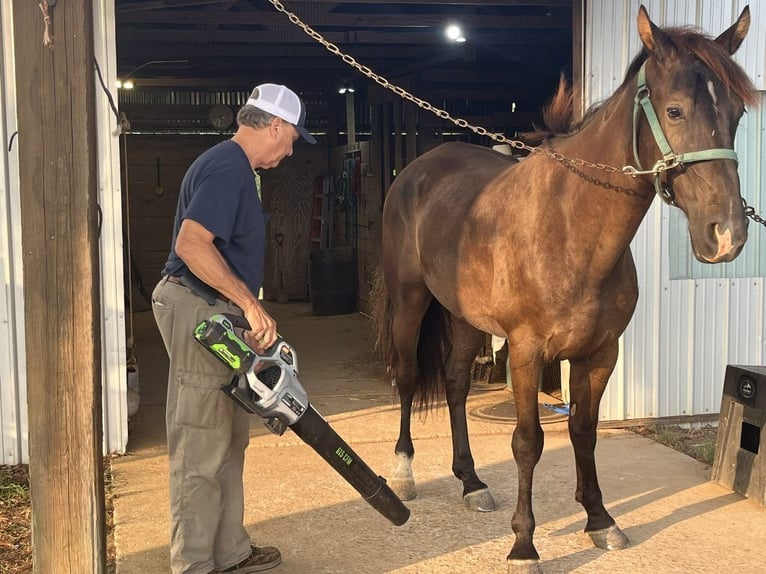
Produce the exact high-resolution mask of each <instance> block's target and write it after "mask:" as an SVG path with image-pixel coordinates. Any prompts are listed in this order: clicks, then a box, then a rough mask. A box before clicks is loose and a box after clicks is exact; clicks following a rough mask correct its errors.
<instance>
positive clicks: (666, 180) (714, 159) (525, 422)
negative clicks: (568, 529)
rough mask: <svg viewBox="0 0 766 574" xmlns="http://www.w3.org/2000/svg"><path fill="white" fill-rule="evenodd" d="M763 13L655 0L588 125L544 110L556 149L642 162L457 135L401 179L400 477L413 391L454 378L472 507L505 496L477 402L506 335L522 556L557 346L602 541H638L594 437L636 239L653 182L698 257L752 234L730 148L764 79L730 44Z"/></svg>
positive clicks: (383, 335)
mask: <svg viewBox="0 0 766 574" xmlns="http://www.w3.org/2000/svg"><path fill="white" fill-rule="evenodd" d="M749 24H750V13H749V10H748V9H747V8H746V9H745V10H744V11H743V12H742V14H741V15H740V17H739V19H738V20H737V21H736V23H735V24H734V25H733V26H732V27H731V28H729V29H728V30H726V31H725V32H724V33H723V34H721V35H720V36H719V37H718V38H716V39H715V40H713V39H711V38H708V37H707V36H704V35H702V34H700V33H697V32H695V31H692V30H689V29H659V28H658V27H656V26H655V25H654V24H653V23H652V22H651V21H650V19H649V17H648V15H647V13H646V10H645V9H644V8H643V6H642V7H641V8H640V10H639V14H638V32H639V35H640V38H641V41H642V43H643V50H642V52H641V53H640V54H639V55H638V56H637V57H636V58H635V60H634V61H633V63H632V64H631V66H630V68H629V69H628V71H627V74H626V78H625V81H624V82H623V84H622V85H621V87H620V88H619V89H618V90H617V91H616V92H615V93H614V94H613V95H612V96H611V97H610V98H609V99H608V100H607V101H605V102H604V103H603V104H602V105H601V106H599V107H598V108H597V109H595V110H594V111H592V112H590V113H589V114H587V115H586V118H585V120H584V121H582V122H581V123H580V124H579V125H577V126H571V125H570V122H569V120H570V119H571V117H572V112H571V105H566V101H567V96H566V94H565V93H563V92H561V91H560V93H559V95H558V97H557V98H555V100H554V102H553V104H552V106H551V107H550V108H549V111H548V114H547V119H548V120H550V122H549V125H558V126H561V125H564V124H567V125H566V127H567V128H568V130H567V131H568V133H565V134H561V135H556V136H554V135H553V134H551V135H550V137H548V138H547V139H546V141H545V143H544V144H543V149H545V150H548V151H549V152H551V150H555V152H557V153H558V154H561V156H563V158H580V159H583V160H586V161H588V162H594V163H595V162H598V163H601V164H606V165H610V166H618V167H620V166H633V167H634V168H635V170H634V171H633V172H632V173H634V175H633V177H631V176H630V175H626V173H624V172H622V171H620V170H616V171H607V170H597V169H593V168H592V167H589V166H587V165H583V164H582V162H576V161H575V162H573V161H570V160H568V159H562V157H561V156H556V157H551V155H550V153H548V154H545V153H534V154H531V155H530V156H529V157H527V158H526V159H524V160H523V161H522V162H521V163H518V164H514V163H512V162H510V161H509V160H508V158H507V157H506V156H502V155H500V154H498V153H495V152H493V151H491V150H489V149H487V148H482V147H479V146H472V145H467V144H460V143H449V144H444V145H442V146H440V147H438V148H436V149H434V150H432V151H430V152H428V153H426V154H424V155H422V156H421V157H419V158H418V159H416V160H415V161H413V162H412V163H411V164H409V165H408V166H407V167H406V169H404V170H403V171H402V172H401V174H400V175H399V176H398V177H397V178H396V181H395V182H394V184H393V185H392V186H391V189H390V191H389V193H388V196H387V198H386V202H385V207H384V211H383V256H382V275H381V276H382V284H379V285H378V290H379V293H380V305H379V314H378V316H377V318H378V323H379V326H380V333H379V335H380V337H379V343H380V344H381V345H382V347H383V349H384V350H385V352H386V359H387V362H388V365H389V367H390V368H391V369H392V373H393V375H394V377H395V381H396V385H397V387H398V392H399V395H400V398H401V427H400V434H399V440H398V442H397V444H396V450H395V452H396V455H397V457H398V459H399V462H398V464H399V466H398V468H397V471H396V472H395V473H394V476H393V477H392V487H393V488H394V489H395V490H396V491H397V494H399V495H400V496H401V497H402V498H404V499H408V498H411V497H412V496H414V479H413V477H412V471H411V463H412V459H413V456H414V448H413V445H412V438H411V434H410V415H411V410H412V406H413V401H416V404H423V405H428V404H429V403H431V402H432V401H433V400H434V399H435V398H437V397H438V396H439V395H440V393H442V392H446V400H447V404H448V406H449V413H450V421H451V428H452V440H453V464H452V470H453V472H454V474H455V476H457V477H458V478H459V479H460V480H461V481H462V482H463V488H464V490H463V495H464V499H465V500H466V502H467V504H468V505H469V506H470V507H471V508H474V509H477V510H492V509H493V508H494V504H495V503H494V500H493V498H492V495H491V493H490V492H489V490H488V489H487V486H486V485H485V484H484V483H483V482H482V481H481V480H480V479H479V477H478V476H477V475H476V472H475V469H474V461H473V457H472V455H471V451H470V447H469V441H468V431H467V427H466V412H465V403H466V396H467V394H468V391H469V386H470V383H469V369H470V367H471V364H472V362H473V359H474V358H475V356H476V354H477V352H478V350H479V348H480V346H481V344H482V342H483V341H484V333H492V334H494V335H498V336H501V337H505V338H507V339H508V342H509V349H510V369H511V375H512V377H511V378H512V385H513V397H514V400H515V403H516V412H517V424H516V428H515V430H514V432H513V440H512V449H513V455H514V459H515V460H516V465H517V469H518V499H517V505H516V511H515V513H514V515H513V520H512V523H511V525H512V528H513V531H514V533H515V534H516V539H515V542H514V545H513V547H512V548H511V551H510V553H509V555H508V560H509V561H510V562H509V566H510V568H511V569H512V570H513V571H521V572H537V571H539V569H540V566H539V562H538V561H539V556H538V554H537V551H536V550H535V547H534V544H533V542H532V536H533V532H534V528H535V520H534V515H533V513H532V475H533V471H534V468H535V465H536V464H537V462H538V460H539V458H540V455H541V453H542V450H543V430H542V427H541V426H540V420H539V415H538V405H537V389H538V380H539V379H540V373H541V371H542V369H543V367H544V366H545V365H546V364H548V363H550V362H552V361H554V360H560V359H568V360H569V361H570V363H571V375H570V382H569V386H570V393H571V403H570V411H571V415H570V417H569V433H570V437H571V441H572V445H573V447H574V452H575V460H576V466H577V490H576V492H575V498H576V499H577V500H578V501H579V502H580V503H582V505H583V507H584V508H585V511H586V512H587V524H586V526H585V530H586V532H588V533H589V534H590V535H591V537H592V539H593V541H594V543H595V544H596V545H597V546H599V547H601V548H609V549H612V548H622V547H625V546H626V545H627V544H628V540H627V538H626V537H625V535H624V534H623V533H622V531H621V530H620V529H619V528H618V527H617V525H616V524H615V521H614V519H613V518H612V517H611V516H610V515H609V513H608V512H607V511H606V509H605V508H604V505H603V502H602V495H601V490H600V488H599V484H598V479H597V476H596V464H595V460H594V449H595V445H596V425H597V421H598V409H599V402H600V400H601V396H602V394H603V392H604V388H605V386H606V383H607V381H608V379H609V376H610V375H611V373H612V370H613V369H614V366H615V363H616V361H617V355H618V337H619V336H620V334H621V333H622V332H623V331H624V330H625V328H626V326H627V325H628V322H629V321H630V318H631V316H632V314H633V311H634V309H635V305H636V300H637V298H638V286H637V281H636V271H635V267H634V264H633V258H632V256H631V252H630V247H629V244H630V241H631V239H632V238H633V236H634V234H635V233H636V230H637V229H638V226H639V224H640V223H641V220H642V219H643V217H644V215H645V214H646V212H647V210H648V209H649V206H650V204H651V202H652V200H653V198H654V195H655V188H656V189H657V191H658V192H660V193H661V194H662V195H663V196H664V198H665V199H666V200H667V201H670V202H672V203H673V204H674V205H677V206H678V207H679V208H680V209H681V210H682V211H683V212H684V213H685V214H686V216H687V218H688V221H689V234H690V237H691V242H692V246H693V249H694V254H695V256H696V257H697V258H698V259H699V260H700V261H706V262H709V263H716V262H721V261H731V260H732V259H734V258H735V257H736V256H737V254H738V253H739V252H740V250H741V249H742V246H743V245H744V243H745V241H746V239H747V220H746V217H745V213H744V209H743V204H742V199H741V197H740V190H739V177H738V175H737V163H736V155H735V154H734V152H733V149H732V148H733V144H734V133H735V131H736V128H737V123H738V121H739V119H740V117H741V116H742V113H743V111H744V106H745V105H746V104H754V103H755V101H756V92H755V90H754V88H753V85H752V83H751V82H750V80H749V79H748V78H747V76H746V74H745V73H744V72H743V70H742V69H741V68H740V67H739V66H738V65H737V64H736V63H735V62H734V61H733V60H732V59H731V57H730V56H731V54H733V53H734V52H735V51H736V50H737V48H738V47H739V46H740V44H741V42H742V40H743V38H744V37H745V35H746V33H747V30H748V28H749ZM635 109H637V110H638V111H637V113H636V114H635V118H636V119H634V110H635ZM557 158H558V159H557ZM641 166H643V168H642V167H641ZM648 166H654V168H653V169H649V168H648ZM642 171H643V172H642ZM647 171H651V172H653V173H646V172H647ZM636 172H642V173H636Z"/></svg>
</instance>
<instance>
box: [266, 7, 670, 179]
mask: <svg viewBox="0 0 766 574" xmlns="http://www.w3.org/2000/svg"><path fill="white" fill-rule="evenodd" d="M269 2H271V4H273V5H274V7H275V8H276V9H277V10H278V11H280V12H282V13H283V14H285V15H286V16H287V17H288V18H289V19H290V22H292V23H293V24H295V25H296V26H298V27H300V28H302V29H303V31H304V32H305V33H306V34H308V35H309V36H311V37H312V38H313V39H314V40H316V41H317V42H319V43H320V44H322V45H323V46H324V47H325V48H327V50H328V51H330V52H331V53H333V54H335V55H336V56H339V57H340V58H341V59H342V60H343V61H344V62H345V63H346V64H348V65H349V66H351V67H353V68H356V69H357V70H359V71H360V72H361V73H362V74H364V75H365V76H367V77H368V78H370V79H371V80H374V81H375V82H377V83H378V84H380V85H381V86H383V87H384V88H386V89H388V90H391V91H392V92H394V93H395V94H396V95H398V96H399V97H401V98H404V99H405V100H408V101H410V102H412V103H413V104H415V105H417V106H418V107H420V108H423V109H424V110H426V111H429V112H432V113H433V114H435V115H437V116H438V117H440V118H441V119H443V120H448V121H450V122H452V123H453V124H455V125H456V126H458V127H460V128H464V129H469V130H471V131H472V132H474V133H475V134H478V135H480V136H486V137H488V138H490V139H492V140H494V141H496V142H500V143H505V144H508V145H510V146H511V147H513V148H515V149H523V150H526V151H528V152H529V153H536V154H541V155H546V156H548V157H550V158H552V159H554V160H556V161H558V162H562V163H565V162H566V163H570V164H573V165H576V166H579V167H590V168H593V169H598V170H602V171H606V172H608V173H625V174H628V175H631V176H636V175H643V174H654V173H657V172H658V171H665V170H667V169H669V168H670V167H671V166H669V165H666V164H662V165H658V166H656V167H655V171H646V172H642V171H638V170H636V169H635V168H634V167H632V166H627V167H624V168H618V167H613V166H610V165H606V164H603V163H591V162H589V161H586V160H584V159H578V158H568V157H566V156H564V155H562V154H560V153H557V152H553V151H550V150H547V149H543V148H540V147H532V146H530V145H527V144H525V143H524V142H522V141H518V140H512V139H508V138H506V137H505V136H504V135H503V134H499V133H493V132H490V131H489V130H487V129H486V128H483V127H481V126H474V125H472V124H470V123H468V121H467V120H464V119H460V118H453V117H452V116H451V115H450V114H449V112H447V111H446V110H443V109H441V108H437V107H436V106H433V105H431V104H430V103H428V102H426V101H425V100H421V99H420V98H418V97H417V96H414V95H413V94H411V93H409V92H408V91H407V90H405V89H404V88H402V87H400V86H397V85H395V84H392V83H391V82H389V81H388V80H387V79H386V78H384V77H383V76H380V75H378V74H376V73H375V72H373V71H372V70H371V69H370V68H369V67H368V66H365V65H363V64H360V63H359V62H357V61H356V60H355V59H354V57H353V56H350V55H349V54H346V53H344V52H342V51H341V50H340V48H338V46H336V45H335V44H333V43H332V42H330V41H328V40H326V39H325V38H324V37H323V36H322V35H321V34H320V33H319V32H317V31H316V30H314V29H313V28H312V27H311V26H309V25H308V24H305V23H304V22H303V21H301V19H300V18H298V16H296V15H295V14H293V13H292V12H290V11H289V10H287V9H286V8H285V7H284V5H283V4H282V2H281V1H280V0H269Z"/></svg>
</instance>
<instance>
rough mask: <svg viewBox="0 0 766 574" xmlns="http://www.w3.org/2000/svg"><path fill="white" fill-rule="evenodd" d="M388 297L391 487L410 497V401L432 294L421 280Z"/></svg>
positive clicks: (412, 488)
mask: <svg viewBox="0 0 766 574" xmlns="http://www.w3.org/2000/svg"><path fill="white" fill-rule="evenodd" d="M390 296H391V302H392V312H393V321H392V326H391V330H392V337H393V343H394V347H395V348H396V352H397V355H398V360H397V364H396V370H395V372H394V379H395V381H396V388H397V391H398V392H399V400H400V403H401V406H400V419H399V439H398V440H397V441H396V447H395V449H394V453H395V455H396V468H395V470H394V472H393V475H392V476H391V480H390V486H391V489H392V490H393V491H394V493H395V494H396V495H397V496H398V497H399V498H400V499H401V500H412V499H413V498H415V496H416V495H417V493H416V492H415V478H414V476H413V474H412V460H413V458H414V457H415V447H414V446H413V444H412V432H411V425H410V419H411V417H412V401H413V399H414V397H415V389H416V386H417V384H418V359H417V349H418V338H419V335H420V326H421V322H422V320H423V316H424V315H425V313H426V310H427V309H428V306H429V304H430V303H431V300H432V298H433V296H432V295H431V292H430V291H428V289H427V288H426V286H425V284H423V283H416V284H412V283H410V284H407V285H406V286H400V287H399V289H398V292H393V290H392V291H390Z"/></svg>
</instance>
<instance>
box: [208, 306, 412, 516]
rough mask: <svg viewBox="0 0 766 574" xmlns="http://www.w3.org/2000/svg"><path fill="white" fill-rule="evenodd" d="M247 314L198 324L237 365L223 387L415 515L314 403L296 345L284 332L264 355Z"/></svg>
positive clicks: (374, 493)
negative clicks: (251, 341) (251, 337)
mask: <svg viewBox="0 0 766 574" xmlns="http://www.w3.org/2000/svg"><path fill="white" fill-rule="evenodd" d="M249 328H250V326H249V324H248V323H247V320H246V319H245V318H244V317H241V316H238V315H232V314H229V313H223V314H217V315H213V316H212V317H210V318H209V319H206V320H204V321H202V322H201V323H200V324H199V325H197V327H196V328H195V329H194V338H195V339H196V340H197V341H199V342H200V343H201V344H202V346H203V347H205V348H206V349H207V350H208V351H210V352H211V353H213V355H215V356H216V357H218V359H220V360H221V361H222V362H223V363H224V364H225V365H226V366H228V367H229V368H230V369H231V370H232V371H234V377H233V379H232V381H231V382H230V383H229V384H227V385H224V386H223V387H221V390H222V391H224V392H225V393H226V394H227V395H228V396H229V397H231V398H232V399H233V400H234V401H235V402H236V403H237V404H239V405H240V406H241V407H242V408H243V409H245V410H246V411H247V412H249V413H252V414H255V415H258V416H260V417H262V418H264V419H266V420H265V423H264V424H265V425H266V427H267V428H268V429H269V430H270V431H272V432H273V433H275V434H277V435H282V434H283V433H284V432H285V430H286V429H287V428H288V427H289V428H290V429H291V430H292V431H293V432H294V433H295V434H297V435H298V436H299V437H300V438H301V440H303V442H305V443H306V444H307V445H309V446H310V447H311V448H313V449H314V450H315V451H316V452H317V453H318V454H319V456H321V457H322V458H323V459H324V460H325V461H326V462H327V463H328V464H329V465H330V466H331V467H333V468H334V469H335V470H336V471H337V472H338V474H340V475H341V476H342V477H343V478H344V479H345V480H346V481H347V482H348V483H349V484H350V485H351V486H353V487H354V488H355V489H356V490H357V492H359V494H361V495H362V498H364V499H365V500H366V501H367V502H368V503H369V504H370V505H371V506H372V507H373V508H374V509H375V510H377V511H378V512H380V513H381V514H382V515H383V516H385V517H386V518H387V519H388V520H390V521H391V522H392V523H394V524H395V525H396V526H401V525H402V524H404V523H405V522H407V520H408V519H409V517H410V511H409V509H408V508H407V507H406V506H404V504H402V501H401V500H399V498H398V497H397V496H396V494H394V492H393V491H392V490H391V489H390V488H389V486H388V485H387V484H386V480H385V479H384V478H383V477H382V476H378V475H377V474H375V473H374V472H373V471H372V469H370V467H369V466H367V465H366V464H365V462H364V461H363V460H362V459H361V458H360V457H359V455H357V454H356V453H355V452H354V451H353V449H352V448H351V447H350V446H349V445H348V444H347V443H346V442H345V441H344V440H343V439H342V438H340V436H338V434H337V433H336V432H335V431H334V430H333V429H332V427H331V426H330V425H329V424H328V423H327V421H326V420H325V419H324V418H323V417H322V415H320V414H319V413H318V412H317V411H316V410H315V409H314V408H313V407H312V406H311V405H310V404H309V400H308V395H307V394H306V391H305V389H304V388H303V386H302V385H301V383H300V381H299V380H298V357H297V355H296V353H295V349H293V347H292V346H291V345H289V344H288V343H287V342H286V341H285V340H284V339H282V338H281V337H279V338H277V341H276V343H274V344H273V345H272V346H271V347H269V348H268V349H267V350H266V351H265V352H264V354H262V355H259V354H258V353H256V352H255V351H254V350H253V349H252V348H251V347H250V346H249V345H248V344H247V343H245V340H244V337H243V336H242V333H243V332H244V331H245V330H248V329H249Z"/></svg>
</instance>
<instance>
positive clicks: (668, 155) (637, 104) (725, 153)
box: [633, 62, 737, 205]
mask: <svg viewBox="0 0 766 574" xmlns="http://www.w3.org/2000/svg"><path fill="white" fill-rule="evenodd" d="M645 68H646V62H644V64H643V65H642V66H641V69H640V70H639V71H638V80H637V82H638V89H637V91H636V97H635V98H634V100H633V101H634V104H633V157H634V159H635V160H636V165H637V166H638V170H643V167H642V165H641V160H640V159H639V157H638V121H639V116H640V115H641V111H642V110H643V112H644V115H645V116H646V120H647V122H649V127H650V128H651V130H652V135H653V136H654V142H655V143H656V144H657V147H658V148H659V150H660V153H661V154H662V159H660V160H659V161H658V162H657V163H655V164H654V167H653V168H652V170H651V171H650V172H649V173H653V174H654V189H655V191H656V192H657V195H659V196H660V197H661V198H662V200H663V201H665V202H666V203H669V204H671V205H673V204H674V202H673V194H672V192H671V191H670V190H668V189H666V188H663V186H662V182H661V180H660V174H661V173H662V172H663V171H667V170H670V169H674V168H677V167H680V166H682V165H683V164H686V163H694V162H698V161H710V160H714V159H731V160H734V161H735V162H736V161H737V152H735V151H734V150H733V149H729V148H711V149H706V150H701V151H692V152H688V153H682V154H676V153H675V152H674V151H673V148H671V147H670V144H669V143H668V140H667V138H666V137H665V133H664V132H663V131H662V126H661V125H660V120H659V118H658V117H657V113H656V112H655V111H654V106H653V105H652V102H651V100H650V96H651V91H650V90H649V87H648V86H647V85H646V70H645ZM638 170H637V171H638Z"/></svg>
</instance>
